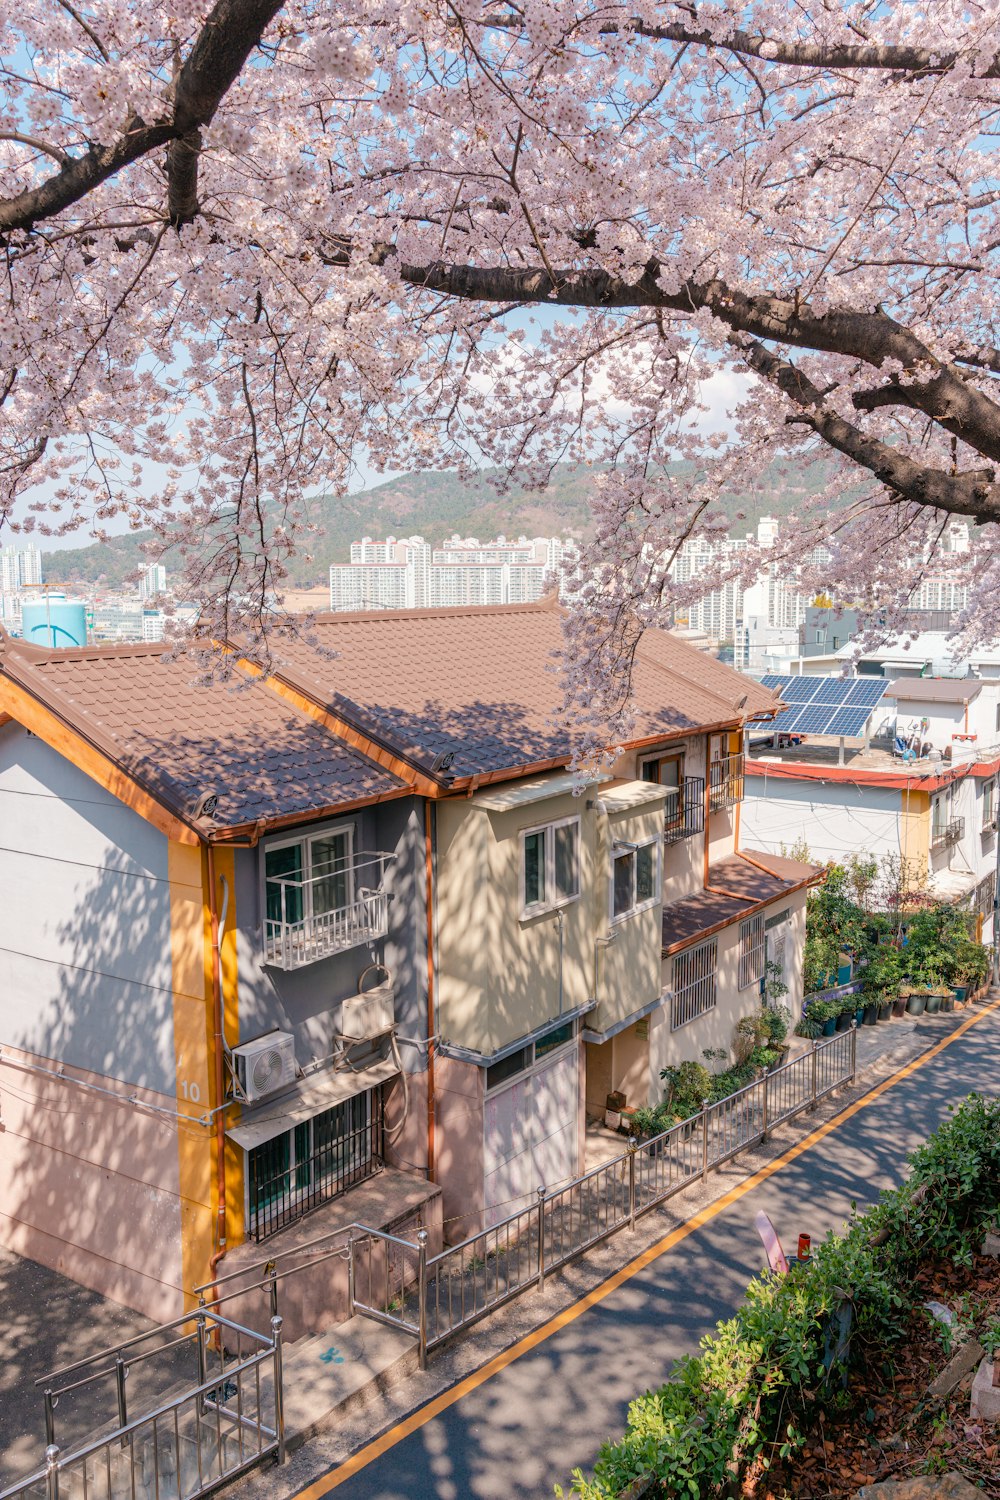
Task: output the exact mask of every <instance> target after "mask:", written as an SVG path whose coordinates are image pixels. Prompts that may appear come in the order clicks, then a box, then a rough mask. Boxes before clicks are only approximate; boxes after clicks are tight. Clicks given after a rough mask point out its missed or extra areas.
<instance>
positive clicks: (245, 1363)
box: [0, 1318, 281, 1500]
mask: <svg viewBox="0 0 1000 1500" xmlns="http://www.w3.org/2000/svg"><path fill="white" fill-rule="evenodd" d="M219 1321H223V1322H224V1321H225V1320H224V1319H220V1320H219ZM280 1324H281V1320H280V1318H279V1319H278V1325H279V1329H280ZM229 1326H231V1327H233V1328H235V1327H237V1326H238V1325H237V1324H235V1323H234V1324H231V1325H229ZM240 1331H241V1332H244V1333H247V1334H249V1335H250V1337H252V1338H255V1339H259V1340H261V1341H262V1342H263V1343H264V1347H263V1348H261V1349H258V1350H257V1352H256V1353H255V1354H250V1355H248V1356H247V1358H246V1359H243V1360H239V1361H238V1362H237V1363H236V1364H233V1365H230V1366H229V1367H228V1368H227V1370H226V1378H227V1379H229V1378H231V1377H233V1376H238V1375H242V1374H243V1373H244V1371H246V1370H252V1369H254V1368H255V1367H256V1366H259V1365H262V1364H264V1363H265V1362H266V1361H267V1360H268V1359H269V1358H271V1357H272V1356H273V1355H274V1353H275V1351H276V1348H277V1347H278V1345H277V1341H276V1339H272V1340H267V1339H266V1337H265V1335H264V1334H260V1333H254V1332H253V1331H252V1330H251V1329H241V1330H240ZM220 1378H221V1377H220V1376H219V1375H214V1376H212V1377H211V1378H210V1379H208V1380H206V1381H204V1382H203V1383H201V1384H199V1385H197V1386H189V1387H188V1388H187V1389H186V1390H185V1391H184V1393H183V1395H182V1396H175V1397H174V1399H173V1400H172V1401H168V1402H166V1403H165V1404H164V1405H162V1406H158V1407H155V1408H154V1409H153V1410H152V1411H147V1412H144V1413H143V1414H142V1416H139V1417H133V1418H132V1420H131V1421H130V1422H125V1423H123V1424H122V1426H120V1427H116V1428H115V1430H114V1431H113V1432H111V1433H105V1434H104V1436H103V1437H99V1438H94V1439H92V1441H91V1442H89V1443H85V1444H84V1446H83V1447H82V1448H75V1449H74V1450H73V1452H72V1453H66V1454H62V1453H58V1450H57V1457H56V1462H55V1464H54V1465H52V1466H50V1465H46V1467H45V1468H44V1469H37V1470H36V1471H35V1472H34V1473H33V1474H29V1475H27V1476H26V1477H25V1478H23V1479H19V1480H18V1482H17V1483H16V1484H15V1485H13V1486H12V1487H11V1488H10V1489H5V1490H0V1500H8V1497H12V1496H15V1495H23V1494H24V1493H25V1492H26V1491H27V1490H28V1489H29V1488H30V1487H31V1486H32V1485H36V1484H44V1483H45V1482H46V1479H47V1476H48V1474H49V1472H50V1467H55V1468H56V1469H57V1470H58V1469H62V1468H66V1467H68V1466H69V1465H70V1464H77V1463H79V1462H80V1461H81V1460H84V1461H85V1460H86V1459H88V1458H90V1457H91V1455H92V1454H94V1453H99V1452H100V1451H101V1450H102V1449H104V1448H107V1447H108V1446H109V1444H110V1443H112V1442H117V1441H119V1440H120V1441H121V1443H122V1447H125V1446H126V1445H127V1443H128V1440H129V1438H130V1436H131V1435H132V1434H133V1433H135V1432H137V1431H138V1430H139V1429H140V1428H142V1427H148V1426H149V1425H150V1424H151V1423H154V1422H158V1421H159V1420H160V1419H161V1418H162V1417H165V1416H166V1415H167V1414H168V1412H172V1411H175V1410H176V1409H177V1408H178V1407H179V1406H181V1405H182V1404H184V1403H186V1402H189V1401H199V1400H204V1399H205V1398H206V1397H210V1396H212V1395H213V1394H214V1393H215V1392H216V1391H217V1390H218V1389H219V1384H220ZM36 1383H37V1382H36ZM276 1400H277V1401H278V1403H279V1407H280V1396H276ZM278 1426H279V1427H280V1420H279V1424H278ZM261 1431H262V1432H263V1433H265V1434H266V1435H267V1436H268V1437H273V1438H275V1439H277V1440H278V1441H279V1442H280V1441H281V1435H280V1432H279V1431H278V1430H276V1428H270V1427H265V1426H264V1425H263V1423H262V1424H261Z"/></svg>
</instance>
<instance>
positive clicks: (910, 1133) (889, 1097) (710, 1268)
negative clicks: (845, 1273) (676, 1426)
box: [300, 1011, 1000, 1500]
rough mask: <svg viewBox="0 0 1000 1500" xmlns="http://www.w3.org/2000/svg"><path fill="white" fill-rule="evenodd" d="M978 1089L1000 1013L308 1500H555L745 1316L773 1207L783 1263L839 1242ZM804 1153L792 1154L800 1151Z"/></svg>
mask: <svg viewBox="0 0 1000 1500" xmlns="http://www.w3.org/2000/svg"><path fill="white" fill-rule="evenodd" d="M973 1089H979V1090H980V1091H981V1092H985V1093H991V1094H995V1093H996V1092H997V1091H998V1090H1000V1012H998V1011H994V1012H992V1013H990V1014H988V1015H984V1016H982V1018H981V1019H980V1020H979V1021H978V1022H977V1024H976V1025H974V1026H972V1027H971V1028H970V1029H969V1030H968V1031H967V1032H965V1033H964V1034H963V1035H961V1036H959V1037H958V1038H957V1040H954V1041H952V1042H950V1044H949V1045H947V1046H946V1047H944V1049H943V1050H941V1051H940V1052H939V1053H938V1054H937V1055H936V1056H934V1057H931V1058H930V1060H929V1061H926V1062H923V1063H919V1062H918V1064H917V1065H916V1067H915V1069H914V1071H912V1072H911V1073H909V1075H908V1076H906V1077H903V1078H901V1079H900V1080H899V1081H898V1082H895V1083H893V1084H892V1086H891V1087H889V1088H888V1089H887V1090H886V1091H885V1092H884V1093H882V1094H881V1096H880V1097H879V1098H877V1099H875V1100H874V1101H873V1102H872V1103H870V1104H867V1105H864V1106H863V1107H861V1108H858V1107H857V1106H854V1110H855V1112H854V1113H853V1114H851V1116H850V1118H848V1119H846V1120H844V1122H843V1123H842V1124H841V1125H839V1126H837V1128H836V1129H835V1130H833V1131H832V1133H830V1134H829V1135H827V1136H826V1137H825V1138H824V1139H822V1140H820V1141H817V1142H816V1143H815V1144H812V1145H810V1146H808V1147H807V1149H806V1150H805V1151H803V1152H801V1154H799V1155H797V1156H794V1158H793V1159H792V1160H788V1161H785V1160H784V1159H783V1158H779V1161H780V1162H783V1164H782V1165H780V1166H779V1168H778V1170H777V1171H776V1172H774V1173H773V1175H771V1176H770V1177H768V1178H767V1180H766V1181H763V1182H761V1183H760V1184H759V1185H757V1186H755V1187H753V1188H751V1190H750V1191H749V1192H748V1193H746V1194H745V1195H744V1196H742V1197H740V1198H739V1199H738V1200H737V1201H736V1202H733V1203H731V1204H730V1205H729V1206H728V1207H723V1208H722V1209H721V1211H720V1212H718V1213H717V1214H716V1215H715V1216H714V1217H712V1218H711V1219H710V1220H709V1221H708V1222H707V1223H705V1224H703V1225H702V1226H701V1227H700V1228H698V1229H696V1230H695V1231H694V1232H693V1233H691V1234H690V1235H688V1236H687V1237H686V1238H684V1239H683V1240H681V1241H680V1243H677V1244H675V1245H673V1247H672V1248H670V1249H669V1250H667V1251H666V1252H665V1253H663V1254H662V1255H660V1256H659V1257H658V1258H657V1259H655V1260H653V1261H652V1263H651V1264H650V1265H648V1266H646V1267H645V1268H644V1269H642V1270H641V1271H639V1272H637V1274H636V1275H634V1276H633V1277H632V1278H631V1279H629V1280H628V1281H626V1282H625V1283H624V1284H623V1285H621V1286H619V1287H618V1288H617V1289H616V1290H615V1291H613V1292H612V1293H610V1295H608V1296H607V1297H606V1298H605V1299H604V1300H603V1301H601V1302H600V1303H598V1304H597V1305H596V1306H592V1307H589V1308H588V1309H587V1310H586V1311H585V1312H583V1313H582V1314H581V1315H580V1316H579V1317H576V1318H575V1319H573V1320H572V1321H570V1322H568V1323H566V1324H565V1325H564V1326H562V1327H560V1328H558V1329H557V1331H556V1332H554V1333H553V1334H552V1335H551V1336H550V1337H548V1338H546V1339H545V1340H544V1341H543V1342H541V1343H540V1344H538V1345H537V1347H535V1348H533V1349H531V1350H530V1351H529V1352H527V1353H525V1354H523V1355H521V1357H519V1358H517V1359H516V1360H514V1362H513V1363H511V1364H510V1365H508V1366H507V1368H505V1369H503V1370H501V1371H500V1372H499V1373H497V1374H494V1375H492V1376H491V1377H490V1378H488V1379H486V1380H484V1381H483V1383H482V1384H480V1385H478V1387H477V1388H475V1389H473V1390H471V1391H469V1392H468V1393H467V1394H466V1395H464V1396H463V1397H462V1398H461V1399H460V1400H459V1401H457V1402H456V1403H455V1404H454V1405H451V1406H450V1407H449V1408H448V1409H447V1410H445V1411H442V1412H440V1413H439V1414H438V1415H436V1416H434V1417H432V1418H431V1419H430V1420H428V1421H427V1422H426V1423H425V1424H423V1425H422V1426H420V1427H419V1429H418V1430H417V1431H415V1432H412V1433H411V1434H410V1435H409V1436H407V1437H404V1438H403V1439H402V1440H401V1441H400V1442H398V1443H395V1444H394V1445H393V1446H391V1447H389V1448H388V1450H387V1451H384V1452H382V1453H381V1454H379V1455H378V1456H375V1457H373V1459H372V1461H371V1462H370V1463H367V1464H366V1465H365V1466H364V1467H363V1468H362V1469H360V1470H359V1471H358V1472H357V1473H355V1474H353V1475H352V1476H351V1477H349V1478H342V1476H341V1474H339V1473H338V1471H337V1470H332V1471H331V1472H330V1474H329V1475H328V1476H326V1478H325V1479H320V1480H318V1481H316V1482H314V1483H313V1484H312V1485H310V1486H309V1487H308V1489H307V1490H304V1491H302V1492H300V1493H302V1494H303V1496H304V1497H308V1500H319V1497H320V1496H321V1495H322V1494H323V1493H324V1491H329V1490H335V1491H336V1495H337V1500H424V1497H434V1500H466V1497H475V1500H515V1497H518V1496H524V1497H527V1496H531V1497H532V1500H538V1497H542V1496H551V1495H552V1490H553V1485H555V1484H556V1483H562V1484H563V1485H565V1484H566V1482H567V1480H568V1478H569V1475H570V1473H571V1471H572V1470H573V1469H574V1468H575V1467H577V1466H582V1467H583V1468H585V1469H586V1468H588V1467H589V1465H590V1464H591V1463H592V1461H593V1459H594V1457H595V1456H596V1453H597V1450H598V1448H599V1446H600V1444H601V1442H602V1440H603V1439H604V1438H605V1437H607V1436H609V1435H617V1434H618V1433H620V1431H621V1429H622V1427H623V1425H624V1422H625V1417H626V1410H627V1406H628V1402H629V1401H630V1399H631V1398H632V1397H633V1396H635V1395H636V1394H637V1393H639V1392H641V1391H644V1390H645V1389H647V1388H648V1387H650V1386H653V1385H657V1384H659V1383H661V1382H662V1380H663V1379H664V1376H665V1375H666V1373H667V1372H668V1371H669V1369H670V1365H671V1362H672V1361H673V1360H674V1359H675V1358H676V1357H677V1356H678V1355H679V1354H682V1353H685V1352H689V1351H692V1350H694V1349H695V1348H696V1347H697V1344H698V1342H699V1340H700V1339H701V1338H702V1337H703V1336H704V1335H705V1334H706V1333H708V1332H709V1331H710V1330H711V1329H712V1328H713V1327H714V1325H715V1323H716V1322H717V1321H718V1320H719V1319H720V1318H723V1317H726V1316H727V1315H728V1314H730V1313H731V1312H732V1310H733V1309H734V1308H735V1307H736V1306H737V1305H738V1304H739V1302H740V1299H741V1296H742V1293H743V1290H744V1288H745V1287H746V1283H747V1281H748V1280H749V1279H750V1277H751V1276H753V1275H754V1274H755V1273H756V1272H757V1271H759V1270H760V1268H761V1266H762V1264H763V1254H762V1249H761V1244H760V1241H759V1239H758V1237H757V1234H756V1231H755V1230H754V1227H753V1222H754V1216H755V1214H756V1213H757V1211H758V1210H759V1209H761V1208H763V1209H765V1210H766V1211H767V1213H768V1214H770V1216H771V1219H772V1220H773V1222H774V1224H775V1226H776V1227H777V1229H778V1232H779V1234H780V1235H781V1237H782V1240H783V1242H784V1244H785V1248H786V1249H788V1248H789V1247H791V1248H794V1244H795V1240H796V1237H797V1235H798V1233H799V1231H800V1230H808V1231H809V1232H810V1233H811V1234H812V1236H813V1238H814V1240H815V1239H817V1238H819V1237H821V1236H822V1235H823V1234H824V1233H825V1232H826V1231H827V1230H828V1229H836V1228H838V1227H839V1226H840V1225H841V1224H842V1223H843V1222H844V1220H845V1219H846V1218H847V1216H848V1214H849V1213H850V1209H851V1204H852V1201H856V1202H858V1203H859V1204H866V1203H869V1202H871V1201H872V1200H873V1199H874V1198H875V1197H876V1196H877V1195H878V1192H879V1191H880V1189H881V1188H883V1187H886V1186H889V1185H891V1184H893V1183H895V1182H898V1181H899V1179H900V1177H901V1176H902V1173H903V1168H904V1165H905V1161H906V1157H907V1155H908V1153H909V1152H910V1151H912V1150H913V1148H914V1147H915V1146H917V1145H919V1144H920V1143H921V1142H922V1141H923V1140H925V1139H926V1137H927V1136H928V1135H929V1134H930V1132H931V1131H932V1130H933V1129H934V1128H935V1126H937V1125H938V1124H939V1123H940V1122H941V1120H943V1119H944V1118H945V1117H946V1115H947V1111H948V1106H949V1105H950V1104H953V1103H955V1102H957V1101H958V1100H960V1099H962V1098H964V1097H965V1095H967V1094H968V1093H970V1092H971V1091H972V1090H973ZM794 1149H795V1148H794V1147H793V1148H791V1150H792V1151H794Z"/></svg>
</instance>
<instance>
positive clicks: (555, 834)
mask: <svg viewBox="0 0 1000 1500" xmlns="http://www.w3.org/2000/svg"><path fill="white" fill-rule="evenodd" d="M579 894H580V819H579V818H563V819H561V820H560V821H559V822H558V823H547V824H545V826H544V827H542V828H529V829H526V830H525V831H524V832H523V833H522V834H521V914H522V916H534V915H535V914H536V913H537V912H543V911H552V910H553V909H554V908H555V907H557V906H565V905H566V904H567V903H568V902H570V901H575V900H576V899H577V897H578V896H579Z"/></svg>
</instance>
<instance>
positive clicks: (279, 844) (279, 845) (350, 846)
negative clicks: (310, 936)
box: [260, 821, 355, 930]
mask: <svg viewBox="0 0 1000 1500" xmlns="http://www.w3.org/2000/svg"><path fill="white" fill-rule="evenodd" d="M338 833H346V834H347V868H346V872H345V873H346V875H347V905H348V906H350V905H351V904H352V902H353V901H354V899H355V890H354V833H355V824H354V822H353V821H352V822H346V823H345V822H343V821H341V822H338V823H329V824H327V825H326V826H325V827H323V828H314V829H312V831H311V832H309V833H300V834H299V835H298V836H297V837H295V836H292V835H289V837H288V838H280V839H269V840H268V841H267V843H265V844H262V846H261V857H260V909H261V912H262V914H263V923H262V927H263V929H264V930H266V926H267V920H268V916H267V881H268V874H267V856H268V855H269V854H272V853H274V852H275V850H277V849H291V848H294V847H295V845H296V844H299V845H301V846H303V848H304V851H305V858H304V859H303V861H302V885H303V891H302V920H303V921H306V922H311V921H312V919H313V873H312V868H313V865H312V845H313V843H314V842H316V841H318V840H319V839H328V838H331V837H332V836H333V835H334V834H338ZM271 878H272V879H275V880H276V879H279V878H280V877H278V876H272V877H271Z"/></svg>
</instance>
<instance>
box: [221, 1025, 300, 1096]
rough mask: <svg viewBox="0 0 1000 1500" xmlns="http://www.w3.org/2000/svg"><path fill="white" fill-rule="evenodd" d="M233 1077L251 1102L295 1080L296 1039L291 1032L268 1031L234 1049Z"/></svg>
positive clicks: (285, 1086)
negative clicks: (234, 1067)
mask: <svg viewBox="0 0 1000 1500" xmlns="http://www.w3.org/2000/svg"><path fill="white" fill-rule="evenodd" d="M233 1062H234V1063H235V1065H236V1078H237V1081H238V1082H239V1085H240V1088H241V1089H242V1090H243V1093H244V1094H245V1095H246V1097H247V1100H248V1102H249V1103H250V1104H255V1103H256V1102H257V1100H258V1099H266V1098H267V1096H268V1095H269V1094H274V1093H276V1092H277V1091H278V1089H283V1088H287V1087H288V1085H289V1084H291V1083H294V1082H295V1038H294V1037H293V1036H292V1034H291V1032H290V1031H269V1032H268V1033H267V1035H266V1036H259V1037H257V1038H255V1040H254V1041H252V1042H244V1043H243V1045H242V1046H241V1047H234V1048H233Z"/></svg>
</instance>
